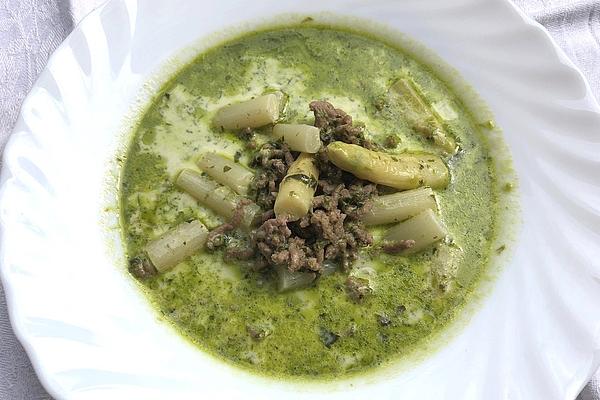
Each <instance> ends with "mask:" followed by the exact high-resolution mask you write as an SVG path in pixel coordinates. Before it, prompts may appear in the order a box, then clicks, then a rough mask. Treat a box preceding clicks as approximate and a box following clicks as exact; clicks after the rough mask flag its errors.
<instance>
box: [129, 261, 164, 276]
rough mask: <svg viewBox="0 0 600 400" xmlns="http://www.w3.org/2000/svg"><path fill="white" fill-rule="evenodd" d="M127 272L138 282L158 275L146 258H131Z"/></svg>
mask: <svg viewBox="0 0 600 400" xmlns="http://www.w3.org/2000/svg"><path fill="white" fill-rule="evenodd" d="M129 272H130V273H131V275H133V276H135V277H136V278H137V279H139V280H142V281H144V280H146V279H149V278H151V277H153V276H154V275H156V274H157V273H158V271H157V270H156V267H154V265H153V264H152V262H151V261H150V260H148V259H147V258H146V257H133V258H132V259H131V260H129Z"/></svg>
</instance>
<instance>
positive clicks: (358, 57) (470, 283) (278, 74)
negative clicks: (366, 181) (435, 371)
mask: <svg viewBox="0 0 600 400" xmlns="http://www.w3.org/2000/svg"><path fill="white" fill-rule="evenodd" d="M401 74H410V76H411V77H412V79H413V80H414V81H415V82H416V83H417V84H418V85H419V87H420V88H422V90H423V93H424V95H425V97H426V99H427V102H428V103H429V104H434V105H437V106H439V107H441V108H443V109H445V110H448V109H450V110H451V112H452V114H453V115H452V116H451V118H449V119H448V120H447V121H446V122H445V124H446V126H447V129H448V130H449V132H451V133H452V134H453V135H454V137H456V139H457V141H458V142H459V143H460V147H461V150H460V151H459V152H458V154H456V155H455V156H454V157H452V158H451V159H450V161H449V162H448V165H449V168H450V171H451V176H452V179H451V183H450V184H449V186H448V187H447V188H446V189H444V190H436V196H437V199H438V202H439V206H440V215H441V218H442V219H443V221H444V223H445V224H446V226H447V228H448V231H449V233H450V237H451V240H450V241H447V242H445V243H441V244H438V245H437V246H434V247H431V248H430V249H428V250H426V251H424V252H421V253H418V254H414V255H410V256H397V255H387V254H380V253H379V252H376V251H375V252H374V251H371V250H370V249H366V250H365V251H363V253H362V255H361V257H360V259H359V260H358V261H356V262H355V264H354V267H353V269H352V271H353V272H351V273H355V274H365V275H368V277H369V279H370V280H371V282H372V283H373V288H374V290H373V293H372V295H370V296H369V297H368V298H365V299H364V301H362V302H361V303H356V302H353V301H351V300H350V299H349V298H348V296H347V294H346V293H345V290H344V282H345V280H346V278H347V272H339V271H338V272H336V273H334V274H331V275H328V276H323V277H320V278H319V280H318V283H317V284H316V285H313V286H312V287H309V288H307V289H304V290H298V291H293V292H289V293H278V292H277V291H276V290H275V288H274V284H273V282H272V279H270V277H269V275H268V274H264V273H261V272H255V271H252V270H251V269H249V268H247V267H245V266H244V265H236V264H235V263H233V264H228V263H225V262H223V258H222V255H221V254H219V252H216V253H209V252H201V253H198V254H196V255H194V256H192V257H191V258H189V259H187V260H186V261H185V262H182V263H180V264H179V265H178V266H177V267H176V268H174V269H173V270H171V271H169V272H167V273H165V274H162V275H158V276H156V277H153V278H151V279H149V280H147V281H145V282H144V283H143V288H144V292H145V293H146V295H147V296H148V298H149V299H150V301H151V302H152V303H153V304H154V305H155V307H156V308H157V309H158V310H159V312H160V313H161V314H162V315H163V316H164V317H165V318H166V319H167V320H168V321H170V322H171V323H172V324H173V325H174V326H175V327H176V328H177V329H178V330H179V331H180V332H181V333H182V334H183V335H184V336H185V337H187V338H188V339H189V340H191V341H192V342H193V343H195V344H196V345H197V346H199V347H200V348H201V349H203V350H205V351H207V352H209V353H211V354H213V355H216V356H218V357H220V358H222V359H225V360H228V361H230V362H232V363H234V364H236V365H239V366H242V367H245V368H247V369H250V370H253V371H255V372H259V373H264V374H267V375H271V376H282V377H320V378H321V377H335V376H342V375H346V374H350V373H355V372H361V371H365V370H367V369H371V368H373V367H376V366H378V365H381V364H383V363H385V362H388V361H393V360H396V359H398V358H402V357H403V356H406V355H407V354H408V353H410V352H411V351H413V350H414V349H416V348H418V347H419V345H422V344H423V342H424V341H425V340H427V338H429V337H431V335H433V334H434V333H436V332H438V331H440V330H441V329H443V328H444V327H446V326H447V325H448V324H449V323H450V322H451V321H452V320H453V318H455V316H456V315H457V313H459V312H460V310H461V306H462V305H464V303H465V302H466V301H467V299H468V298H469V293H471V292H472V291H473V289H474V288H475V286H476V285H477V284H478V282H479V281H480V278H481V276H482V274H483V273H484V271H485V269H486V268H487V267H488V260H489V257H490V254H491V243H492V239H493V238H494V235H495V230H496V223H497V221H496V211H495V210H496V203H497V193H496V192H495V190H496V189H495V187H496V186H497V185H496V177H495V172H494V169H493V167H492V163H491V161H490V157H489V155H488V147H487V146H488V145H487V142H486V140H485V134H484V133H482V132H481V128H480V127H478V126H477V125H476V124H475V122H474V121H473V119H472V117H471V116H470V114H469V112H468V111H467V110H465V109H464V106H462V104H461V103H460V102H459V101H458V99H457V97H456V96H455V95H453V93H451V92H450V91H449V89H448V87H447V86H446V85H445V84H444V83H443V82H441V81H440V80H438V79H437V78H436V77H435V76H434V75H433V74H432V73H431V72H430V71H429V70H428V69H427V68H426V67H424V66H423V65H421V64H419V63H417V62H416V61H415V60H413V59H411V58H409V57H408V56H407V55H405V54H404V53H403V52H402V51H400V50H398V49H396V48H394V47H391V46H390V45H387V44H385V43H383V42H381V41H378V40H375V39H372V38H369V37H366V36H362V35H358V34H355V33H351V32H345V31H340V30H334V29H329V28H326V27H316V26H297V27H293V28H288V29H276V30H268V31H260V32H254V33H251V34H248V35H246V36H243V37H240V38H237V39H235V40H232V41H230V42H227V43H225V44H223V45H220V46H218V47H215V48H213V49H211V50H209V51H207V52H205V53H203V54H201V55H200V56H199V57H197V58H196V59H195V60H194V61H193V62H192V63H191V64H189V65H187V66H186V67H185V68H184V69H183V70H181V71H180V72H179V73H178V74H177V75H176V76H175V77H174V78H173V79H172V80H171V81H169V82H168V83H167V84H166V85H165V86H164V87H163V88H162V89H161V91H160V93H159V94H158V95H157V96H156V97H155V100H154V101H153V103H152V104H151V105H150V106H149V108H148V109H147V110H146V112H145V114H144V115H143V117H142V119H141V122H140V123H139V124H138V126H136V128H135V134H134V137H133V140H132V142H131V144H130V147H129V150H128V154H127V158H126V162H125V164H124V167H123V172H122V177H121V178H122V179H121V189H120V190H121V197H120V198H121V210H122V226H123V235H124V238H125V243H126V246H127V252H128V254H129V255H134V254H137V253H138V252H140V251H141V249H142V247H143V246H144V245H145V244H146V243H147V242H148V241H149V240H151V239H153V238H155V237H157V236H158V235H160V234H162V233H163V232H165V231H166V230H168V229H170V228H172V227H174V226H176V225H177V224H179V223H181V222H184V221H187V220H189V219H191V218H197V219H199V220H200V221H202V222H203V223H204V224H205V225H206V226H207V227H208V228H209V229H212V228H215V227H216V226H218V225H219V224H221V223H222V222H223V220H222V219H220V218H219V217H218V216H217V215H215V214H213V213H212V212H211V211H209V210H207V209H206V208H203V207H202V206H200V205H199V203H197V202H196V201H195V200H194V199H193V198H192V197H190V196H189V195H187V194H185V193H183V192H181V191H180V190H178V189H177V188H176V187H174V184H173V181H174V178H175V176H176V175H177V173H178V172H179V171H180V170H181V169H182V168H193V169H196V168H197V167H196V166H195V164H194V162H195V160H196V159H197V157H198V155H199V154H200V153H202V152H206V151H209V150H212V149H214V150H218V151H219V152H221V153H223V154H227V155H229V156H231V157H232V158H233V157H236V158H238V159H239V160H240V162H242V163H244V164H246V165H247V164H248V162H249V152H248V150H247V149H246V147H245V144H244V143H243V141H242V140H240V139H239V138H237V137H236V136H235V135H234V134H232V133H227V132H225V133H223V132H220V131H219V130H218V129H215V128H213V127H212V124H211V121H212V119H213V117H214V115H215V112H216V111H217V110H218V109H219V108H220V107H223V106H225V105H227V104H231V103H235V102H239V101H243V100H247V99H249V98H251V97H252V96H258V95H261V94H263V93H265V92H268V91H272V90H280V91H282V92H284V93H286V94H288V95H289V103H288V105H287V109H286V111H285V117H284V122H290V123H306V124H312V123H313V116H312V113H311V112H310V111H309V109H308V103H309V102H310V101H312V100H317V99H323V100H327V101H329V102H331V103H332V104H334V105H335V106H336V107H337V108H340V109H342V110H344V111H346V112H347V113H348V114H349V115H351V116H352V117H353V118H354V120H355V121H360V123H364V125H365V127H366V135H367V136H368V137H369V138H371V139H373V140H374V141H379V142H383V141H384V140H385V139H386V138H387V137H389V136H390V135H395V136H396V137H397V139H398V141H399V143H398V144H397V146H396V147H395V148H394V149H393V150H388V151H391V152H398V153H400V152H403V151H407V150H410V151H419V150H422V151H428V152H433V151H434V149H433V145H432V143H430V142H429V141H427V140H424V139H423V137H422V136H420V135H419V134H416V133H415V132H414V131H413V129H412V128H411V126H409V124H408V123H407V122H406V120H405V118H404V117H403V114H402V110H401V109H399V108H398V107H394V105H393V104H391V103H389V102H387V101H386V99H387V96H388V93H389V88H390V85H391V84H392V83H393V82H394V81H395V80H397V79H398V76H399V75H401ZM257 140H258V141H259V143H258V144H259V145H260V141H266V140H267V136H266V135H260V134H259V135H257ZM236 153H237V154H236ZM374 236H375V240H377V238H378V237H380V236H381V232H380V230H377V229H376V230H374Z"/></svg>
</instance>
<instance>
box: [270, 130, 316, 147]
mask: <svg viewBox="0 0 600 400" xmlns="http://www.w3.org/2000/svg"><path fill="white" fill-rule="evenodd" d="M273 136H274V137H275V138H277V139H281V138H283V142H284V143H285V144H287V145H288V146H289V147H290V149H292V150H294V151H301V152H303V153H316V152H317V151H319V149H320V148H321V131H320V129H319V128H317V127H316V126H312V125H305V124H277V125H275V126H274V127H273Z"/></svg>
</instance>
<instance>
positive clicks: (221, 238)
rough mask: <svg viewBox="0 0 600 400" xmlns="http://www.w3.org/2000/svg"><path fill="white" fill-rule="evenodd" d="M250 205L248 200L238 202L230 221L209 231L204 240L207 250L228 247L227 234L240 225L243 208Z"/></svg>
mask: <svg viewBox="0 0 600 400" xmlns="http://www.w3.org/2000/svg"><path fill="white" fill-rule="evenodd" d="M251 203H252V202H251V201H250V200H248V199H242V200H240V202H239V203H238V205H237V206H236V208H235V211H234V212H233V215H232V216H231V220H230V221H229V222H225V223H224V224H221V225H219V226H218V227H216V228H215V229H213V230H212V231H210V233H209V234H208V236H207V238H206V248H207V249H208V250H216V249H218V248H219V247H223V246H226V245H228V240H227V239H228V238H227V234H228V233H230V232H232V231H234V230H235V229H236V228H237V227H238V226H239V225H240V224H241V223H242V218H243V217H244V207H246V206H247V205H248V204H251Z"/></svg>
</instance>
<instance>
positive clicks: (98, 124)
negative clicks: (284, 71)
mask: <svg viewBox="0 0 600 400" xmlns="http://www.w3.org/2000/svg"><path fill="white" fill-rule="evenodd" d="M289 12H296V13H301V14H302V15H318V14H319V13H321V12H330V13H334V14H336V15H341V16H347V17H353V18H361V19H366V20H370V21H374V22H376V23H377V24H380V26H381V25H384V26H387V27H388V28H389V29H390V30H392V31H400V32H403V33H405V34H407V35H409V36H410V37H412V38H414V39H416V40H418V41H419V42H421V43H423V44H424V45H425V46H426V47H428V48H430V49H432V50H433V51H434V52H435V53H437V54H438V55H439V56H441V58H442V59H444V60H445V61H446V62H448V63H449V64H450V65H452V66H453V67H455V68H456V70H457V71H458V72H459V73H460V74H461V75H462V76H463V77H464V79H465V80H466V81H467V82H469V83H471V84H472V85H473V86H474V88H475V89H476V91H477V92H478V93H479V94H480V95H481V97H482V98H483V99H484V100H485V102H487V104H488V105H489V106H490V108H491V110H492V111H493V113H494V115H495V119H496V121H497V123H498V124H499V126H500V127H502V128H503V130H504V132H505V138H506V141H507V143H508V145H509V147H510V150H511V152H512V155H513V158H514V164H515V168H516V171H517V174H518V176H519V181H520V187H519V196H520V203H521V207H522V219H523V221H522V225H521V227H522V228H521V229H520V230H519V233H518V238H517V245H516V247H515V250H514V253H513V257H512V260H511V262H510V263H507V265H505V266H504V268H503V269H502V272H501V274H500V276H499V277H498V279H497V280H496V281H495V282H494V283H493V285H490V286H489V287H487V290H488V291H489V292H490V293H489V295H487V296H486V297H485V298H484V299H483V300H482V302H481V305H480V307H478V308H477V309H476V310H474V311H473V310H471V313H472V314H471V315H472V318H470V320H469V321H468V324H466V326H464V328H462V329H460V331H459V332H458V333H457V334H456V335H454V336H453V337H452V338H450V337H448V343H447V344H446V345H445V346H443V347H441V348H439V349H438V350H437V351H436V352H434V353H433V354H431V355H430V356H428V357H425V358H423V359H421V360H420V361H417V362H413V363H412V364H411V366H410V368H406V367H405V368H399V369H397V370H393V369H392V370H391V372H389V373H387V374H382V375H381V376H371V377H368V378H359V379H356V380H348V381H342V382H339V383H337V384H325V385H323V384H320V385H312V384H307V385H298V384H290V383H285V382H277V381H272V380H268V379H265V378H259V377H255V376H252V375H250V374H248V373H246V372H243V371H239V370H237V369H236V368H234V367H231V366H229V365H226V364H224V363H221V362H219V361H216V360H214V359H212V358H211V357H209V356H207V355H205V354H204V353H202V352H201V351H198V350H197V349H196V348H194V347H192V346H191V345H189V344H187V343H186V342H185V341H183V340H182V339H180V337H179V336H177V335H175V334H174V333H173V331H172V330H171V328H170V327H169V326H167V325H166V324H164V323H162V322H160V321H159V320H158V318H157V317H156V316H155V314H154V313H153V311H152V309H151V308H150V306H149V305H148V304H147V302H146V300H145V298H144V297H143V296H142V295H141V294H140V293H139V292H138V290H137V289H136V286H135V284H134V283H133V281H132V280H131V279H130V278H129V277H128V276H127V275H126V274H125V273H124V267H123V265H124V264H123V262H124V260H123V254H122V252H121V250H120V244H119V233H118V227H117V222H118V221H117V219H116V215H117V214H116V210H115V209H114V208H111V207H108V208H107V204H109V205H110V204H111V202H114V200H115V191H114V189H115V182H116V175H115V174H116V173H118V165H117V163H116V162H115V157H116V155H117V154H118V152H119V151H121V150H122V147H121V146H122V144H123V140H124V135H125V134H126V133H127V127H128V125H129V124H130V122H131V120H130V118H132V117H133V116H135V111H136V110H137V109H139V107H140V106H141V105H143V104H144V103H145V102H147V101H148V98H149V95H150V93H151V92H152V89H153V88H156V87H157V85H158V84H160V83H161V79H163V78H164V77H165V76H166V75H165V73H166V72H168V69H172V68H173V66H177V65H181V63H182V62H185V61H186V60H189V59H190V57H192V56H193V55H194V54H195V53H196V52H197V51H200V50H201V49H202V48H204V47H206V45H207V44H209V43H214V42H215V41H216V40H218V38H219V36H218V35H217V36H215V34H216V33H218V32H222V31H223V30H224V29H232V28H236V29H243V27H244V26H246V25H245V24H248V23H250V24H252V23H257V22H259V21H260V20H262V19H265V18H267V19H270V18H272V17H273V16H276V15H280V14H282V13H289ZM324 18H325V17H324ZM326 18H329V17H326ZM368 26H369V24H366V25H365V27H368ZM240 27H242V28H240ZM184 49H187V50H184ZM175 56H176V57H175ZM173 57H175V58H173ZM169 59H171V63H169V64H165V63H166V61H167V60H169ZM430 62H433V63H436V62H437V61H435V59H430ZM165 65H170V66H171V67H168V68H166V69H165ZM161 77H162V78H161ZM599 111H600V109H599V107H598V104H597V103H596V102H595V100H594V99H593V97H592V95H591V92H590V90H589V87H588V86H587V84H586V83H585V81H584V79H583V78H582V76H581V74H580V73H579V72H578V71H577V70H576V69H575V68H574V66H573V65H572V64H571V63H570V62H569V61H568V59H567V58H566V57H565V56H564V54H563V53H562V52H561V51H560V50H558V49H557V47H556V46H554V45H553V44H552V42H551V40H550V39H549V37H548V35H547V34H546V32H545V31H544V30H542V29H541V28H540V27H539V26H538V25H537V24H535V23H533V22H532V21H530V20H528V19H527V18H526V17H524V16H523V15H522V14H520V13H519V12H518V11H517V10H516V9H515V8H514V7H513V6H512V5H510V3H508V2H507V1H503V0H445V1H437V2H434V1H423V0H404V1H401V2H399V1H393V0H376V1H367V0H348V1H342V0H329V1H327V2H325V1H317V0H306V1H302V2H298V1H294V0H264V1H258V2H244V1H242V0H221V1H218V2H217V1H213V2H203V1H202V2H194V1H189V0H171V1H163V0H140V1H135V0H112V1H109V2H108V3H107V4H106V5H105V6H103V7H101V8H100V9H99V10H97V11H95V12H93V13H92V14H91V15H90V16H88V17H87V18H86V19H85V20H84V21H83V22H82V23H81V24H80V25H79V26H78V27H77V28H76V29H75V30H74V32H73V33H72V34H71V35H70V36H69V38H68V39H67V40H66V41H65V43H64V44H63V45H62V46H61V47H60V48H59V49H58V50H57V51H56V53H55V54H54V55H53V56H52V58H51V60H50V62H49V63H48V66H47V68H46V69H45V71H44V72H43V73H42V75H41V76H40V78H39V80H38V82H37V83H36V85H35V87H34V88H33V90H32V91H31V93H30V95H29V96H28V98H27V100H26V101H25V103H24V105H23V108H22V113H21V118H20V119H19V121H18V123H17V126H16V128H15V131H14V134H13V136H12V138H11V140H10V142H9V144H8V145H7V147H6V151H5V154H4V165H3V169H2V179H1V191H0V222H1V227H2V230H1V233H2V236H1V242H0V249H1V253H0V262H1V267H2V270H1V271H2V279H3V283H4V286H5V290H6V294H7V300H8V304H9V307H10V315H11V319H12V322H13V327H14V329H15V332H16V334H17V335H18V337H19V339H20V340H21V342H22V343H23V345H24V346H25V348H26V350H27V352H28V354H29V355H30V357H31V359H32V361H33V365H34V367H35V369H36V371H37V373H38V375H39V377H40V379H41V381H42V382H43V384H44V385H45V387H46V388H47V389H48V390H49V391H50V393H51V394H52V395H54V396H55V397H57V398H61V399H103V400H104V399H165V398H168V399H189V398H200V397H206V398H244V399H251V398H260V399H271V398H272V399H275V398H281V397H283V398H286V399H295V398H308V397H310V398H327V399H337V398H357V399H364V398H366V397H367V396H369V397H375V396H377V397H378V398H380V399H383V398H403V399H416V398H418V399H446V398H447V399H489V400H492V399H509V398H510V399H573V398H575V397H576V395H577V393H579V391H580V390H581V388H582V387H583V385H584V384H585V382H586V381H587V380H588V379H589V377H590V376H591V374H592V373H593V372H594V371H595V370H596V368H597V367H598V366H599V364H600V358H599V355H600V353H599V351H600V335H599V334H600V329H599V328H600V307H598V304H600V249H599V245H598V244H599V243H600V174H599V171H600V129H599V128H600V114H599ZM107 243H108V244H109V245H107ZM111 246H112V248H111Z"/></svg>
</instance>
